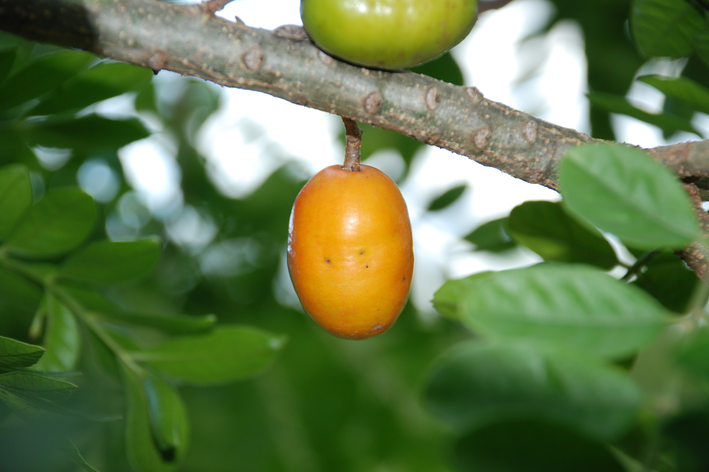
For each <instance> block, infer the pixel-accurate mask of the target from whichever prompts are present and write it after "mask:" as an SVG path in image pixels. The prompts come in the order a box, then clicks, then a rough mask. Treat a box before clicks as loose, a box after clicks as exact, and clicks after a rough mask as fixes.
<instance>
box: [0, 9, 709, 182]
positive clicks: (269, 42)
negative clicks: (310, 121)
mask: <svg viewBox="0 0 709 472" xmlns="http://www.w3.org/2000/svg"><path fill="white" fill-rule="evenodd" d="M225 3H228V2H227V1H226V0H210V2H209V3H208V4H207V5H206V7H204V6H200V5H179V4H172V3H163V2H159V1H155V0H0V29H2V30H5V31H8V32H10V33H14V34H17V35H19V36H22V37H25V38H27V39H31V40H34V41H39V42H47V43H53V44H57V45H61V46H66V47H71V48H79V49H84V50H86V51H90V52H93V53H95V54H98V55H100V56H104V57H108V58H111V59H116V60H119V61H124V62H129V63H133V64H138V65H140V66H143V67H148V68H150V69H152V70H153V71H155V72H156V73H157V72H158V71H160V70H171V71H174V72H178V73H180V74H183V75H191V76H194V77H199V78H202V79H206V80H210V81H212V82H215V83H217V84H220V85H224V86H227V87H236V88H241V89H248V90H256V91H260V92H264V93H267V94H270V95H272V96H274V97H279V98H282V99H284V100H288V101H290V102H292V103H295V104H298V105H302V106H307V107H311V108H315V109H319V110H322V111H325V112H328V113H333V114H337V115H340V116H343V117H346V118H349V119H352V120H354V121H357V122H362V123H368V124H371V125H374V126H378V127H380V128H384V129H389V130H393V131H396V132H399V133H401V134H404V135H408V136H411V137H413V138H414V139H417V140H419V141H422V142H424V143H427V144H431V145H435V146H438V147H441V148H444V149H448V150H450V151H452V152H455V153H458V154H461V155H464V156H467V157H469V158H471V159H473V160H475V161H477V162H479V163H481V164H483V165H486V166H491V167H495V168H497V169H499V170H501V171H502V172H505V173H507V174H509V175H512V176H514V177H517V178H519V179H522V180H525V181H527V182H530V183H534V184H540V185H544V186H546V187H549V188H552V189H555V190H556V189H558V184H557V166H558V163H559V160H560V159H561V158H562V157H563V156H564V155H565V154H566V152H567V150H568V149H569V148H570V147H572V146H577V145H580V144H583V143H587V142H592V141H596V140H594V139H593V138H591V137H589V136H588V135H586V134H584V133H580V132H578V131H575V130H572V129H568V128H564V127H561V126H557V125H554V124H551V123H548V122H545V121H543V120H540V119H538V118H535V117H533V116H531V115H529V114H527V113H524V112H522V111H519V110H515V109H512V108H510V107H507V106H505V105H503V104H501V103H496V102H494V101H491V100H487V99H485V98H484V97H483V95H482V93H481V92H480V91H479V90H478V89H477V88H475V87H459V86H454V85H451V84H448V83H445V82H441V81H439V80H436V79H433V78H431V77H426V76H423V75H418V74H414V73H412V72H384V71H376V70H370V69H365V68H361V67H357V66H353V65H350V64H347V63H344V62H341V61H339V60H336V59H334V58H332V57H330V56H328V55H327V54H325V53H323V52H322V51H320V50H319V49H318V48H316V47H315V46H314V45H313V44H312V43H311V42H310V41H309V40H308V37H307V35H306V34H304V32H303V30H302V29H300V28H298V27H293V26H287V27H281V28H277V29H276V30H274V31H268V30H263V29H258V28H249V27H247V26H245V25H244V24H243V23H241V22H236V23H234V22H229V21H226V20H224V19H222V18H218V17H216V16H214V15H213V10H214V9H215V8H217V7H220V6H223V5H224V4H225ZM493 3H496V4H497V3H499V6H501V5H503V4H505V3H507V2H506V1H500V2H493ZM491 6H492V5H491ZM647 151H648V152H649V153H650V154H651V155H653V156H654V157H655V158H656V159H657V160H659V161H661V162H663V163H664V164H666V165H667V166H668V167H669V168H671V169H672V170H673V171H674V172H676V173H677V175H679V177H681V178H683V179H685V180H686V181H691V182H694V183H696V185H697V186H699V187H700V194H701V190H703V189H704V188H709V185H703V184H704V183H705V182H709V179H707V177H708V176H709V140H704V141H697V142H688V143H682V144H677V145H671V146H662V147H658V148H654V149H649V150H647ZM702 196H704V195H702Z"/></svg>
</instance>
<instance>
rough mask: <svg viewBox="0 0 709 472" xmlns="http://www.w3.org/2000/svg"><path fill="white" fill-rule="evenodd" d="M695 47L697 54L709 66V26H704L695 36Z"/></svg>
mask: <svg viewBox="0 0 709 472" xmlns="http://www.w3.org/2000/svg"><path fill="white" fill-rule="evenodd" d="M694 48H695V49H696V51H697V56H699V58H700V59H701V60H702V61H703V62H704V64H706V65H708V66H709V28H704V29H703V30H701V31H700V32H699V33H697V36H695V38H694Z"/></svg>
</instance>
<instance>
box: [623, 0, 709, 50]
mask: <svg viewBox="0 0 709 472" xmlns="http://www.w3.org/2000/svg"><path fill="white" fill-rule="evenodd" d="M704 25H705V21H704V18H703V17H702V14H701V13H700V12H699V11H698V10H697V9H696V8H695V7H694V5H692V4H691V3H690V2H687V1H684V0H680V1H678V0H634V2H633V8H632V10H631V12H630V30H631V32H632V34H633V38H634V39H635V43H636V44H637V46H638V49H639V50H640V52H641V53H642V54H643V55H645V56H650V57H651V56H654V57H685V56H690V55H692V52H693V42H694V36H695V35H696V34H697V32H698V31H699V30H700V29H701V28H702V27H703V26H704Z"/></svg>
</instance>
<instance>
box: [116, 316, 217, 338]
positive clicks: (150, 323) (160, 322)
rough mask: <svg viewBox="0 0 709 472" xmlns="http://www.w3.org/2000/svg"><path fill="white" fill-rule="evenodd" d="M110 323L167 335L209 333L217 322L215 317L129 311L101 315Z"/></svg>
mask: <svg viewBox="0 0 709 472" xmlns="http://www.w3.org/2000/svg"><path fill="white" fill-rule="evenodd" d="M102 314H105V315H106V317H107V318H111V320H112V321H114V322H115V321H118V322H120V323H124V324H129V325H137V326H145V327H148V328H155V329H158V330H160V331H162V332H164V333H168V334H196V333H201V332H204V331H209V330H211V329H212V328H214V325H215V324H216V322H217V317H216V316H215V315H211V314H210V315H202V316H197V315H169V314H159V313H134V312H129V311H121V312H112V313H102Z"/></svg>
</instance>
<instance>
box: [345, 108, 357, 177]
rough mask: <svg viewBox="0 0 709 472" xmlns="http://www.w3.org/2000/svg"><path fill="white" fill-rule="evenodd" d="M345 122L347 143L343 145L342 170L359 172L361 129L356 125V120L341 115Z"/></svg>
mask: <svg viewBox="0 0 709 472" xmlns="http://www.w3.org/2000/svg"><path fill="white" fill-rule="evenodd" d="M342 121H343V122H344V123H345V137H346V139H347V144H346V145H345V163H344V165H343V166H342V169H343V170H348V171H350V172H359V162H360V157H361V155H362V154H361V153H360V148H361V147H362V130H361V129H360V127H359V126H357V122H356V121H355V120H352V119H350V118H346V117H344V116H343V117H342Z"/></svg>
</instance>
